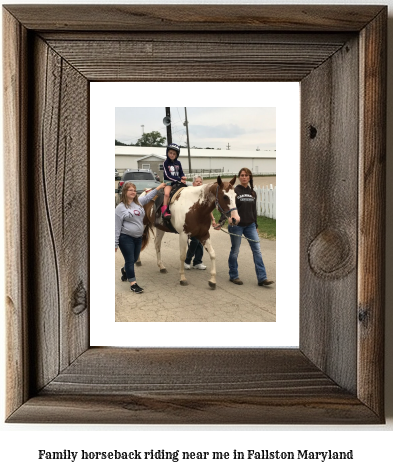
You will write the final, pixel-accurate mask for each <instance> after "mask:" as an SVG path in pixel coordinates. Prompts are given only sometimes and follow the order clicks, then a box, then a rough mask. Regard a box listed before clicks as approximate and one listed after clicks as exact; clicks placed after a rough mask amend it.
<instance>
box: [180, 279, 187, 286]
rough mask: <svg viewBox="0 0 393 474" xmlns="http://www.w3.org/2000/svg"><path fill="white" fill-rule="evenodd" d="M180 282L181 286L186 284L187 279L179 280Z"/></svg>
mask: <svg viewBox="0 0 393 474" xmlns="http://www.w3.org/2000/svg"><path fill="white" fill-rule="evenodd" d="M180 284H181V286H187V285H188V281H187V280H180Z"/></svg>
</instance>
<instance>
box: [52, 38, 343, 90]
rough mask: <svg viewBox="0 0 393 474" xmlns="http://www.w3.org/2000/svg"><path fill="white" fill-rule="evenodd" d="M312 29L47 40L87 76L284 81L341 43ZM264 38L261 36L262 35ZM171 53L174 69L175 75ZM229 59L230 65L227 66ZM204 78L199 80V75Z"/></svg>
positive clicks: (300, 73)
mask: <svg viewBox="0 0 393 474" xmlns="http://www.w3.org/2000/svg"><path fill="white" fill-rule="evenodd" d="M315 36H316V35H312V34H310V35H309V37H307V38H304V37H303V38H302V39H298V40H297V41H296V42H294V43H293V44H292V43H290V42H287V43H283V42H275V40H274V39H272V40H271V42H268V41H267V39H266V35H265V36H263V35H260V37H261V40H260V41H259V42H258V41H257V39H256V38H255V40H254V42H252V43H250V41H249V40H248V38H247V36H244V35H242V38H241V39H240V38H236V37H235V38H233V37H232V40H229V39H228V41H226V42H224V41H222V40H220V37H219V36H215V37H214V38H213V37H212V38H210V41H209V42H204V43H202V44H200V43H196V42H195V36H194V35H188V37H186V36H185V35H183V37H182V40H181V41H173V39H172V41H166V40H165V39H164V38H162V39H161V40H158V39H154V40H153V39H152V40H150V41H148V40H144V41H135V39H134V41H130V40H122V41H119V40H116V41H110V39H109V38H107V40H106V41H97V42H95V41H91V40H88V41H84V40H78V41H65V40H62V41H59V40H57V41H56V40H50V41H49V42H48V43H49V45H50V46H51V47H52V48H53V49H54V50H56V51H57V52H58V53H59V54H60V55H61V56H62V57H63V58H64V59H65V60H66V61H67V62H68V63H69V64H70V65H72V66H73V67H74V68H76V69H77V70H78V71H79V72H80V73H81V74H83V75H84V76H85V77H86V78H87V79H88V80H92V81H96V80H100V81H102V80H107V81H131V80H136V81H161V80H163V78H167V77H168V76H172V78H173V80H175V81H195V80H201V81H204V82H206V81H241V80H249V81H281V80H285V79H286V78H287V77H288V75H289V74H290V75H291V77H292V78H293V79H292V80H295V81H300V80H302V79H303V78H304V77H305V76H307V75H308V74H310V72H311V71H312V70H314V69H315V68H317V67H318V66H320V64H321V63H322V62H324V61H325V60H326V58H327V57H330V56H332V55H333V54H334V53H336V51H337V50H338V49H340V48H341V47H342V45H343V42H341V43H340V42H337V43H336V42H334V43H329V42H328V39H326V43H321V41H320V40H319V41H318V40H317V39H316V40H315V43H313V38H314V37H315ZM262 38H263V39H262ZM173 58H176V74H175V75H173V62H172V61H173ZM228 63H229V64H231V68H230V69H228V68H227V67H225V65H226V64H228ZM196 78H200V79H196Z"/></svg>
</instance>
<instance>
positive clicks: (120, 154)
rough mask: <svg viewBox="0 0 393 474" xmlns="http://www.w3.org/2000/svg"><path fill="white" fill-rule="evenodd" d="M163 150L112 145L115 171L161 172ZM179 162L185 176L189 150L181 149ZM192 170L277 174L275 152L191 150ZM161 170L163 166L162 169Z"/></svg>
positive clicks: (159, 148)
mask: <svg viewBox="0 0 393 474" xmlns="http://www.w3.org/2000/svg"><path fill="white" fill-rule="evenodd" d="M165 152H166V147H138V146H115V168H117V169H118V170H119V171H122V170H124V169H127V168H135V169H136V168H138V169H139V168H146V169H151V170H152V171H155V172H158V173H159V174H160V175H161V176H162V171H161V173H160V165H162V163H163V162H164V161H165ZM179 159H180V161H181V164H182V167H183V171H184V173H185V174H186V175H187V174H189V160H188V149H187V148H182V149H181V153H180V158H179ZM190 160H191V168H192V170H199V171H196V172H199V173H201V170H206V172H207V170H219V171H220V172H222V173H225V174H228V173H229V174H237V173H238V172H239V170H240V169H241V168H243V167H246V168H249V169H250V170H251V171H252V173H253V174H275V173H276V151H275V150H260V151H233V150H206V149H197V148H192V149H191V150H190ZM161 169H162V166H161Z"/></svg>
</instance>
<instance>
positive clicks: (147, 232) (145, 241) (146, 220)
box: [141, 201, 154, 252]
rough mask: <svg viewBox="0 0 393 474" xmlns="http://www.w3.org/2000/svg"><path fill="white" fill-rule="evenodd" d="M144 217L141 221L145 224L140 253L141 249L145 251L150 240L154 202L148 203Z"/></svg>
mask: <svg viewBox="0 0 393 474" xmlns="http://www.w3.org/2000/svg"><path fill="white" fill-rule="evenodd" d="M144 208H145V217H144V219H143V223H144V224H145V228H144V230H143V235H142V247H141V252H142V250H143V249H145V248H146V247H147V245H148V243H149V240H150V231H151V232H153V224H154V215H152V214H153V212H152V211H153V208H154V202H153V201H150V202H148V203H147V204H146V205H145V206H144Z"/></svg>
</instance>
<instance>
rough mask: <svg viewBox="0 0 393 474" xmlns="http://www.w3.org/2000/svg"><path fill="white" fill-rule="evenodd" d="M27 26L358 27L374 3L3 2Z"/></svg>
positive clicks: (188, 28)
mask: <svg viewBox="0 0 393 474" xmlns="http://www.w3.org/2000/svg"><path fill="white" fill-rule="evenodd" d="M5 8H7V9H8V10H9V11H10V12H11V13H12V14H14V15H15V16H17V18H18V19H19V20H20V21H21V22H22V23H23V24H24V25H25V26H26V27H27V28H30V29H34V30H36V31H38V32H40V31H45V30H53V29H56V30H74V31H75V30H76V31H83V30H89V31H99V30H105V31H121V30H132V31H209V30H210V31H245V30H247V31H329V32H331V31H333V32H334V31H359V30H361V29H362V28H364V27H365V26H366V25H367V23H368V22H369V21H370V19H371V18H373V17H375V16H376V15H377V14H378V12H379V11H380V10H381V7H380V6H375V5H370V6H364V5H363V6H361V7H360V6H359V5H356V6H349V5H348V6H344V5H340V7H339V8H337V6H336V5H301V6H299V5H265V6H263V7H261V6H260V5H225V6H220V5H203V6H199V7H195V6H192V5H176V6H173V5H143V6H141V5H100V6H99V8H91V7H90V6H87V5H51V8H47V7H46V6H45V5H5Z"/></svg>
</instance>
